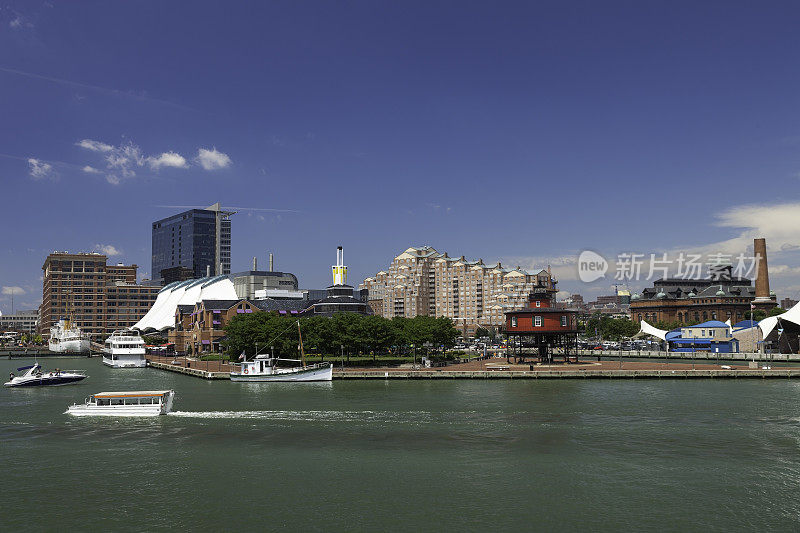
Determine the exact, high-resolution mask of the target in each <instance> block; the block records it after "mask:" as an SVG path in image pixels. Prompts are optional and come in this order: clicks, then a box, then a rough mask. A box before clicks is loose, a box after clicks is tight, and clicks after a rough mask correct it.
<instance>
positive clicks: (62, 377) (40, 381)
mask: <svg viewBox="0 0 800 533" xmlns="http://www.w3.org/2000/svg"><path fill="white" fill-rule="evenodd" d="M22 371H24V372H23V373H22V374H20V375H19V376H15V375H14V374H13V373H12V374H10V375H9V381H8V382H6V383H3V386H4V387H44V386H47V385H69V384H70V383H77V382H78V381H81V380H83V379H86V374H85V373H84V371H83V370H58V369H56V370H54V371H52V372H44V371H43V370H42V366H41V365H40V364H39V363H34V364H32V365H30V366H21V367H19V368H18V369H17V372H22Z"/></svg>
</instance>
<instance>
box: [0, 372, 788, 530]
mask: <svg viewBox="0 0 800 533" xmlns="http://www.w3.org/2000/svg"><path fill="white" fill-rule="evenodd" d="M41 362H43V364H44V365H45V366H46V368H47V369H51V368H55V367H59V368H62V369H73V368H74V369H85V370H86V371H87V373H88V374H89V378H87V379H86V380H84V381H82V382H80V383H78V384H76V385H69V386H63V387H51V388H38V389H37V388H33V389H4V390H0V465H2V475H3V484H2V486H3V493H2V498H3V513H2V514H3V516H2V528H3V529H4V530H6V531H18V530H41V529H48V530H56V529H58V530H101V529H102V530H126V531H152V530H163V529H167V528H181V529H209V530H211V529H213V530H242V529H243V530H253V529H263V530H266V529H270V530H291V531H298V530H302V531H308V530H312V531H313V530H318V531H321V530H324V531H345V530H393V531H413V530H423V531H465V530H466V531H484V530H489V529H492V530H549V531H552V530H592V531H618V530H651V531H654V530H659V531H664V530H666V531H731V530H779V531H790V530H797V529H798V528H800V501H798V498H797V495H798V493H800V491H799V490H798V489H800V381H793V380H792V381H790V380H732V379H731V380H719V381H715V380H641V381H640V380H607V381H604V380H586V381H582V380H563V381H561V380H547V381H536V380H519V381H516V380H509V381H506V380H490V381H481V380H431V381H404V380H387V381H380V380H365V381H349V380H348V381H334V382H333V383H232V382H229V381H204V380H201V379H198V378H194V377H190V376H185V375H181V374H175V373H169V372H164V371H158V370H154V369H150V368H146V369H118V370H114V369H110V368H106V367H104V366H102V364H101V363H100V361H99V360H98V359H97V358H94V359H86V358H75V359H65V358H56V359H45V360H42V361H41ZM27 363H28V361H25V360H13V361H9V360H1V361H0V372H2V373H3V375H4V376H8V373H9V372H10V371H16V367H18V366H22V365H23V364H27ZM143 389H144V390H149V389H174V390H175V391H176V399H175V407H174V412H173V413H172V414H170V415H168V416H162V417H157V418H150V419H116V418H77V419H76V418H71V417H68V416H67V415H65V414H63V413H64V411H65V410H66V407H67V405H69V404H71V403H73V402H82V401H83V399H84V398H85V397H86V396H87V395H89V394H91V393H95V392H101V391H115V390H143Z"/></svg>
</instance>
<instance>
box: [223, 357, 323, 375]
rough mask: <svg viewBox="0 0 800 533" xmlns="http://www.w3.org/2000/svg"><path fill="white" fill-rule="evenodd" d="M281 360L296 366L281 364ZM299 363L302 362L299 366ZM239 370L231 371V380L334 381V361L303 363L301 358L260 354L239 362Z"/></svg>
mask: <svg viewBox="0 0 800 533" xmlns="http://www.w3.org/2000/svg"><path fill="white" fill-rule="evenodd" d="M279 361H287V362H289V363H294V365H295V366H279V365H278V362H279ZM297 363H300V365H299V366H298V365H297ZM237 366H238V367H239V370H238V371H234V372H231V381H332V379H333V363H317V364H315V365H303V364H302V361H301V360H300V359H278V358H276V357H270V356H269V355H258V356H256V357H255V359H254V360H252V361H245V362H242V363H237Z"/></svg>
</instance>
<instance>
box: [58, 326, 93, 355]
mask: <svg viewBox="0 0 800 533" xmlns="http://www.w3.org/2000/svg"><path fill="white" fill-rule="evenodd" d="M48 348H50V351H51V352H55V353H89V352H90V351H91V344H90V342H89V336H88V335H86V334H84V333H83V332H81V328H79V327H78V326H75V325H74V324H73V323H72V320H70V319H66V320H59V321H58V322H57V323H56V325H55V326H53V327H52V328H50V340H49V342H48Z"/></svg>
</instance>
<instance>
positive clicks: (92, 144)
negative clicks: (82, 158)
mask: <svg viewBox="0 0 800 533" xmlns="http://www.w3.org/2000/svg"><path fill="white" fill-rule="evenodd" d="M75 145H76V146H80V147H81V148H86V149H87V150H91V151H92V152H110V151H111V150H113V149H114V147H113V146H111V145H110V144H106V143H104V142H100V141H93V140H91V139H83V140H82V141H79V142H76V143H75Z"/></svg>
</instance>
